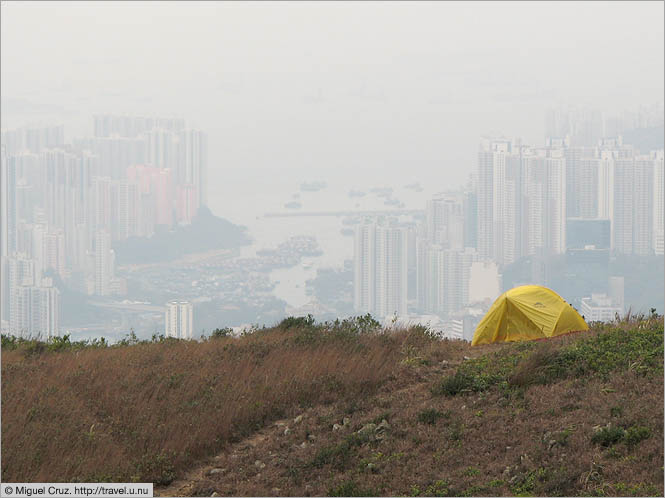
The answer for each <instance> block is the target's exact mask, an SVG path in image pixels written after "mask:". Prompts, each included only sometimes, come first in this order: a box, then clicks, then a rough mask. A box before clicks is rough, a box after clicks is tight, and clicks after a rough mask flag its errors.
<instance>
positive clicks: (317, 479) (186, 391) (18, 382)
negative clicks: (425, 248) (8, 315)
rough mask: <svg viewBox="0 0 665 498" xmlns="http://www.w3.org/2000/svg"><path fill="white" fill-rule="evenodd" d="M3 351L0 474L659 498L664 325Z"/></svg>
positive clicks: (306, 328)
mask: <svg viewBox="0 0 665 498" xmlns="http://www.w3.org/2000/svg"><path fill="white" fill-rule="evenodd" d="M217 335H218V337H216V338H212V339H210V340H208V341H206V342H202V343H196V342H184V341H168V340H163V339H162V340H159V339H158V340H156V341H154V342H150V343H146V342H143V343H138V344H135V343H134V342H136V341H131V340H130V341H126V343H125V344H122V345H119V346H115V347H108V346H107V345H105V344H100V343H95V344H81V343H77V344H72V343H69V342H68V341H63V340H59V341H55V342H53V343H50V344H42V343H35V342H26V341H23V342H20V341H16V340H11V339H10V338H3V350H2V455H3V459H2V479H3V480H4V481H42V482H45V481H75V480H80V481H97V480H110V481H133V480H134V481H150V482H155V483H157V484H158V486H157V487H156V491H157V493H159V494H161V495H171V496H174V495H175V496H181V495H199V496H209V495H211V494H213V493H216V494H218V495H252V496H261V495H263V496H265V495H269V496H270V495H299V496H309V495H339V496H360V495H414V496H419V495H420V496H452V495H464V496H472V495H480V496H487V495H524V496H527V495H562V496H566V495H567V496H575V495H590V496H591V495H593V496H602V495H608V496H616V495H661V496H662V494H663V319H662V317H657V316H652V317H638V318H629V319H626V320H624V321H623V322H621V323H616V324H612V325H597V326H594V327H593V330H592V331H591V332H588V333H578V334H572V335H569V336H565V337H560V338H557V339H553V340H549V341H540V342H531V343H520V344H497V345H489V346H482V347H477V348H472V347H470V346H469V345H468V344H467V343H463V342H461V341H441V340H437V339H436V338H433V337H432V336H431V335H430V334H429V333H428V332H427V330H426V329H423V328H413V329H410V330H402V331H398V332H390V333H388V332H385V331H381V330H379V329H378V324H377V323H376V322H374V321H373V320H371V319H369V318H367V317H364V318H357V319H354V320H348V321H344V322H335V323H328V324H314V323H312V321H311V320H308V319H287V320H285V321H284V322H282V323H281V324H280V325H279V326H277V327H274V328H270V329H261V330H256V331H254V332H253V333H252V334H248V335H246V336H245V337H241V338H237V339H234V338H230V337H224V331H219V333H218V334H217Z"/></svg>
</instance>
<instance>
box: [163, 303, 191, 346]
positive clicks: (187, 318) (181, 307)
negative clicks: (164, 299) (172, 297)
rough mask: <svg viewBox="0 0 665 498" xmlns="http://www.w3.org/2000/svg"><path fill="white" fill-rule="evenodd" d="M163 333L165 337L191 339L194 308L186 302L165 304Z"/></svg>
mask: <svg viewBox="0 0 665 498" xmlns="http://www.w3.org/2000/svg"><path fill="white" fill-rule="evenodd" d="M164 318H165V325H164V327H165V328H164V332H165V335H166V337H175V338H177V339H191V338H192V336H193V334H194V307H193V306H192V303H190V302H188V301H169V302H168V303H166V312H165V317H164Z"/></svg>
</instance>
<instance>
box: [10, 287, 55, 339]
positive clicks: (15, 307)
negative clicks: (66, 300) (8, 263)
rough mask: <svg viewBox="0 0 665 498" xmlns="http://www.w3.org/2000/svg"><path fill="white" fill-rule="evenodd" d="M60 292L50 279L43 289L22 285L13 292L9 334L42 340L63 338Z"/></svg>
mask: <svg viewBox="0 0 665 498" xmlns="http://www.w3.org/2000/svg"><path fill="white" fill-rule="evenodd" d="M59 314H60V291H58V289H56V288H55V287H53V285H52V283H51V282H50V279H44V281H43V282H42V285H40V286H34V285H19V286H16V287H14V288H13V295H12V309H11V318H10V321H9V332H10V334H12V335H16V336H23V337H40V338H41V339H42V340H45V339H49V338H50V337H54V336H58V335H60V329H59Z"/></svg>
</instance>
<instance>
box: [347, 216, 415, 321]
mask: <svg viewBox="0 0 665 498" xmlns="http://www.w3.org/2000/svg"><path fill="white" fill-rule="evenodd" d="M408 238H409V237H408V230H407V229H406V228H402V227H390V226H382V225H377V224H374V223H372V224H363V225H359V226H357V227H356V231H355V237H354V305H355V309H356V311H358V312H361V313H365V312H367V313H372V314H375V315H376V316H378V317H380V318H383V317H386V316H389V315H393V314H397V315H404V314H406V312H407V297H408V296H407V292H408V279H407V268H408V253H409V251H408Z"/></svg>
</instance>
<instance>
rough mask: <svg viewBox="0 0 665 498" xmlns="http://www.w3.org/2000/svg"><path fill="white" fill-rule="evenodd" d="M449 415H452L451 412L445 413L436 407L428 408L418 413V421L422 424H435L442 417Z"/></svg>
mask: <svg viewBox="0 0 665 498" xmlns="http://www.w3.org/2000/svg"><path fill="white" fill-rule="evenodd" d="M448 416H450V414H449V413H446V414H444V413H442V412H440V411H439V410H437V409H435V408H428V409H427V410H423V411H421V412H420V413H419V414H418V422H420V423H421V424H429V425H434V424H436V423H437V421H438V420H439V419H440V418H443V417H448Z"/></svg>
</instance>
